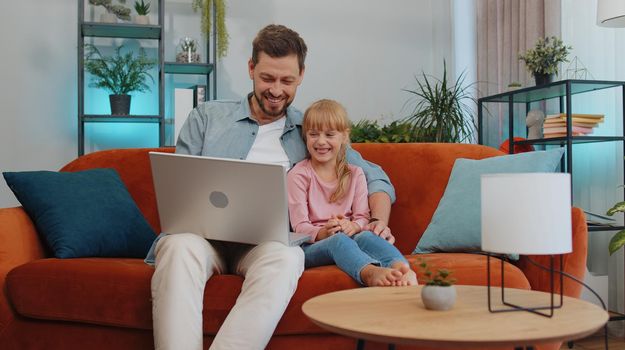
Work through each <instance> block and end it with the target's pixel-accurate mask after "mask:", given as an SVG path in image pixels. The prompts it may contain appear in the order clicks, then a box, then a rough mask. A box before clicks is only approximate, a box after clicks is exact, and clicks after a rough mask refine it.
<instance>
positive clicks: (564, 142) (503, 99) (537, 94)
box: [478, 80, 625, 231]
mask: <svg viewBox="0 0 625 350" xmlns="http://www.w3.org/2000/svg"><path fill="white" fill-rule="evenodd" d="M619 87H620V88H621V93H622V94H623V105H622V106H621V112H622V117H623V130H620V135H612V136H572V127H573V123H572V121H571V115H572V114H573V111H572V97H573V96H574V95H577V94H583V93H587V92H591V91H597V90H603V89H613V88H619ZM551 99H558V101H559V111H560V113H565V114H566V119H567V136H564V137H556V138H541V139H533V140H523V141H515V140H514V137H515V136H522V137H525V136H526V135H527V134H526V135H515V134H514V120H515V119H514V118H515V115H514V106H515V105H518V104H522V105H525V114H523V115H522V117H523V120H524V119H525V115H526V114H527V112H528V111H529V110H530V109H531V106H532V104H533V103H537V102H541V101H547V100H551ZM486 103H506V104H507V105H508V142H509V144H508V149H509V152H510V153H513V152H514V146H515V145H552V146H560V147H566V156H565V158H564V159H563V160H562V163H561V169H562V171H566V172H568V173H570V174H571V186H573V148H574V147H573V145H576V144H587V143H596V142H615V141H619V142H622V143H623V145H622V146H623V149H624V152H625V142H624V141H625V82H622V81H598V80H562V81H556V82H553V83H550V84H547V85H543V86H534V87H529V88H524V89H519V90H515V91H510V92H505V93H501V94H497V95H492V96H486V97H483V98H480V99H478V143H479V144H484V135H483V131H484V128H483V116H484V104H486ZM623 166H624V167H625V161H624V162H623ZM617 185H618V184H615V187H616V186H617ZM622 229H625V227H624V226H612V225H610V226H595V225H593V226H589V227H588V230H589V231H616V230H622Z"/></svg>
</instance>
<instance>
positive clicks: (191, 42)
mask: <svg viewBox="0 0 625 350" xmlns="http://www.w3.org/2000/svg"><path fill="white" fill-rule="evenodd" d="M178 47H179V49H180V52H178V54H177V55H176V62H179V63H198V62H200V54H199V53H197V47H198V45H197V41H195V39H193V38H189V37H184V38H182V39H180V44H178Z"/></svg>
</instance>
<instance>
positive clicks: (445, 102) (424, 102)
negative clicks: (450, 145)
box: [404, 61, 477, 142]
mask: <svg viewBox="0 0 625 350" xmlns="http://www.w3.org/2000/svg"><path fill="white" fill-rule="evenodd" d="M421 75H422V77H423V80H422V81H421V80H419V79H417V85H418V86H417V89H416V90H404V91H407V92H409V93H411V94H414V95H415V97H416V98H417V99H418V102H417V103H416V107H415V110H414V112H413V113H412V115H411V116H409V117H407V118H406V120H408V121H410V122H411V124H412V127H413V131H414V132H415V133H416V134H417V136H418V137H419V139H420V140H421V141H424V142H465V141H469V142H471V141H473V136H474V130H476V129H477V127H476V125H475V123H474V120H475V118H474V115H473V113H474V112H473V108H472V107H473V106H474V105H476V104H477V101H476V99H475V98H474V97H473V95H472V94H471V93H470V92H469V89H470V88H471V87H472V86H474V85H475V83H471V84H468V85H465V82H464V78H465V72H462V73H461V74H460V76H459V77H458V78H457V79H456V81H455V82H454V84H453V85H450V84H448V82H447V64H446V63H445V61H443V78H442V79H440V80H439V79H438V78H435V77H432V76H429V75H426V74H425V73H421Z"/></svg>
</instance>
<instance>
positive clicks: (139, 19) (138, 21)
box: [135, 15, 150, 24]
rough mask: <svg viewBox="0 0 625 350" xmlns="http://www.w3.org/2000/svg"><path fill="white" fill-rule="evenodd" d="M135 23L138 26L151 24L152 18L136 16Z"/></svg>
mask: <svg viewBox="0 0 625 350" xmlns="http://www.w3.org/2000/svg"><path fill="white" fill-rule="evenodd" d="M135 23H136V24H150V17H148V16H142V15H138V16H135Z"/></svg>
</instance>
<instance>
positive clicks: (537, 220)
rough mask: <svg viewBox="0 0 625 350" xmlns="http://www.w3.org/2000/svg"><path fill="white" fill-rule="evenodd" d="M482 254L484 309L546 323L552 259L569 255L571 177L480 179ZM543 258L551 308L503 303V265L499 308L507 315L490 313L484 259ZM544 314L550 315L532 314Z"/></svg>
mask: <svg viewBox="0 0 625 350" xmlns="http://www.w3.org/2000/svg"><path fill="white" fill-rule="evenodd" d="M481 197H482V198H481V200H482V250H483V251H485V252H487V253H488V259H487V265H488V270H489V271H488V287H489V288H488V297H489V309H490V310H491V311H493V312H496V311H514V309H520V310H526V311H531V312H534V313H538V314H540V315H543V316H549V317H551V316H552V315H553V309H554V308H558V307H561V303H562V300H563V298H562V288H563V282H562V275H561V274H560V305H559V306H554V303H553V294H554V284H553V272H554V270H553V256H554V255H560V270H562V254H566V253H570V252H571V251H572V232H573V231H572V227H571V176H570V174H566V173H521V174H486V175H482V178H481ZM490 253H495V254H523V255H549V256H550V258H551V270H550V271H551V278H552V279H551V281H552V283H551V293H552V294H551V297H552V300H551V305H550V306H544V307H532V308H527V307H520V306H517V305H513V304H510V303H507V302H505V298H504V293H503V291H504V289H505V286H504V276H503V271H504V269H503V260H502V262H501V264H502V272H501V273H502V275H501V288H502V302H503V303H504V304H505V305H508V306H510V307H512V309H504V310H493V309H492V307H491V303H490V257H491V255H492V254H490ZM544 309H550V310H551V314H545V313H542V312H538V311H537V310H544Z"/></svg>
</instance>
